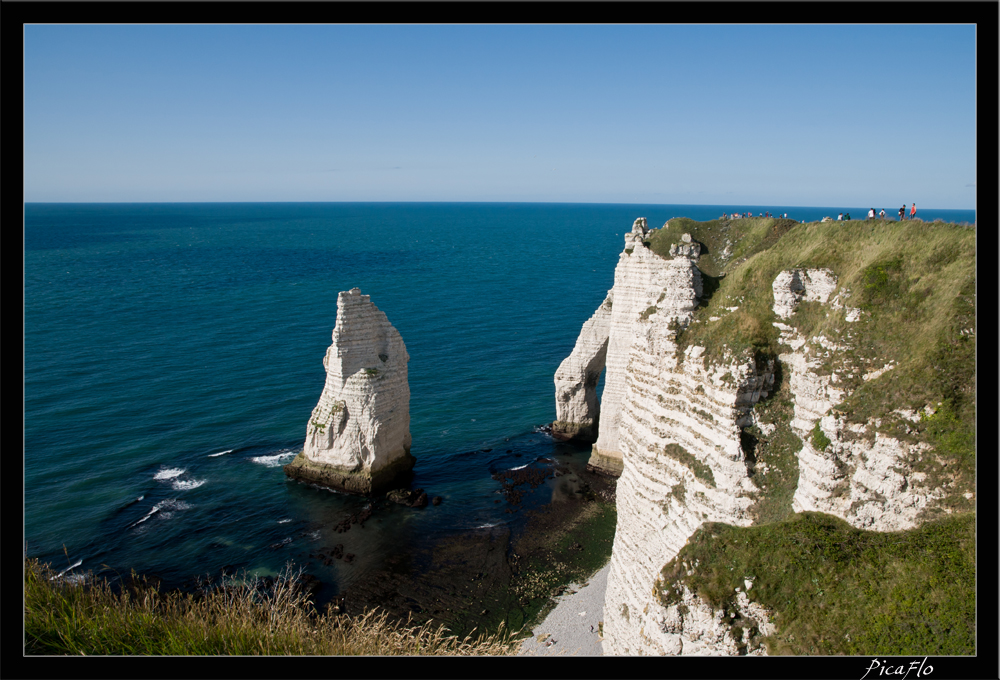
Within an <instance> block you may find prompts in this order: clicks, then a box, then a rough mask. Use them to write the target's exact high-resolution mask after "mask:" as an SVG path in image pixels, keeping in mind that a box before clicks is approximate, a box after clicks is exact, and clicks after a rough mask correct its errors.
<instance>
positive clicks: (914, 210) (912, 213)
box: [910, 203, 917, 220]
mask: <svg viewBox="0 0 1000 680" xmlns="http://www.w3.org/2000/svg"><path fill="white" fill-rule="evenodd" d="M916 216H917V204H916V203H914V204H913V205H911V206H910V219H911V220H912V219H913V218H914V217H916Z"/></svg>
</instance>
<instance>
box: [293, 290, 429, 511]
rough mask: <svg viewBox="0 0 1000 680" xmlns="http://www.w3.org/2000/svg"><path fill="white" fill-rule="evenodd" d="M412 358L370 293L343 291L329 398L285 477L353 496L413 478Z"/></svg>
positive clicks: (329, 361) (330, 359) (329, 366)
mask: <svg viewBox="0 0 1000 680" xmlns="http://www.w3.org/2000/svg"><path fill="white" fill-rule="evenodd" d="M409 360H410V356H409V354H407V352H406V346H405V345H404V344H403V339H402V338H401V337H400V335H399V332H398V331H397V330H396V329H395V328H393V326H392V324H390V323H389V320H388V319H387V318H386V315H385V314H384V313H383V312H382V311H380V310H379V309H378V307H376V306H375V305H374V304H372V302H371V300H370V298H369V296H367V295H362V294H361V291H360V290H359V289H357V288H353V289H351V290H350V291H346V292H341V293H340V294H339V295H338V296H337V321H336V325H335V326H334V329H333V344H331V345H330V347H329V349H327V352H326V355H325V356H324V357H323V367H324V368H326V383H325V385H324V387H323V393H322V394H321V395H320V398H319V403H317V404H316V408H315V409H313V412H312V416H311V417H310V419H309V424H308V425H307V426H306V440H305V445H304V447H303V450H302V453H301V454H299V455H298V456H297V457H296V458H295V460H293V461H292V462H291V463H290V464H288V465H286V466H285V472H286V473H287V474H288V475H289V476H291V477H296V478H299V479H303V480H307V481H311V482H316V483H319V484H322V485H325V486H331V487H333V488H337V489H341V490H345V491H350V492H352V493H371V492H373V491H376V490H379V489H384V488H386V487H388V486H390V485H392V484H393V482H394V481H396V479H397V478H398V477H400V476H401V475H404V474H405V473H407V472H408V471H409V470H410V469H411V468H412V467H413V463H414V458H413V456H411V455H410V443H411V438H410V387H409V382H408V380H407V368H406V364H407V362H408V361H409Z"/></svg>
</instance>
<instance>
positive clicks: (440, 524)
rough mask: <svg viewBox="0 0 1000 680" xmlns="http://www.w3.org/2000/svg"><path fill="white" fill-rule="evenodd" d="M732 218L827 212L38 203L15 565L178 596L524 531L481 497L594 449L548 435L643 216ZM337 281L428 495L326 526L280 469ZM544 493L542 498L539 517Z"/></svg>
mask: <svg viewBox="0 0 1000 680" xmlns="http://www.w3.org/2000/svg"><path fill="white" fill-rule="evenodd" d="M734 210H753V211H754V212H755V213H756V212H763V211H764V210H771V211H772V212H788V213H789V217H793V218H795V219H800V220H813V219H819V218H820V217H822V216H824V215H829V214H831V213H832V215H833V216H836V213H837V212H838V211H840V210H843V208H839V209H833V208H783V207H780V206H771V207H761V208H759V209H758V208H757V207H751V206H733V207H727V206H678V205H589V204H588V205H582V204H581V205H572V204H344V203H341V204H337V203H331V204H28V205H26V206H25V226H24V249H25V252H24V256H25V261H24V303H25V311H24V370H25V374H24V400H25V405H24V408H25V412H24V454H23V455H24V495H25V501H24V540H25V552H26V554H27V555H28V556H31V557H38V558H40V559H42V560H44V561H50V562H52V563H53V565H54V566H55V567H56V568H67V567H69V566H70V565H71V564H74V563H77V562H79V563H80V564H79V565H78V566H77V567H76V570H77V571H84V570H92V571H94V572H97V573H101V574H106V575H114V574H127V573H128V572H129V571H130V570H132V569H135V570H136V571H138V572H142V573H150V574H156V575H158V576H160V577H161V578H163V580H164V582H165V584H166V585H168V586H173V585H181V584H182V583H184V582H186V581H187V580H188V579H190V577H192V576H198V575H208V576H217V575H218V574H219V573H220V572H222V571H227V572H229V573H233V572H235V571H240V570H246V571H247V572H249V573H253V574H259V575H273V574H275V573H277V572H278V571H279V570H280V569H281V568H282V566H283V565H285V564H286V563H288V562H289V561H291V562H293V563H296V564H303V563H305V562H307V561H308V554H309V553H310V551H315V550H317V549H319V547H320V546H323V545H332V544H333V543H343V544H344V546H345V552H351V553H354V554H355V555H356V556H357V557H356V560H355V561H354V562H353V563H351V564H350V565H348V564H344V563H341V562H336V563H335V564H334V565H333V566H332V567H324V566H322V565H316V566H315V567H314V568H312V569H311V571H312V573H315V574H316V575H317V576H319V577H320V578H321V579H322V580H323V581H325V582H327V583H329V584H332V587H333V589H334V590H335V591H336V590H341V589H344V588H346V587H348V586H349V585H350V584H351V583H352V582H353V581H355V580H356V579H359V578H363V577H364V575H365V574H366V573H367V572H369V571H370V570H373V569H377V568H379V566H380V565H381V564H382V561H383V560H384V559H385V558H386V557H388V556H390V555H393V554H398V553H400V552H406V551H408V550H411V549H414V548H417V547H419V546H420V545H421V544H423V543H426V542H427V541H428V540H430V539H432V538H435V537H441V536H447V535H450V534H454V533H460V532H468V531H471V530H474V529H477V528H483V527H492V526H514V525H516V523H517V522H518V521H520V518H521V517H523V512H515V513H508V512H506V511H505V510H506V507H507V506H506V504H505V503H495V502H494V501H496V500H498V499H500V498H501V496H500V495H498V493H499V489H500V483H499V482H497V481H495V480H493V479H492V478H491V474H492V473H494V472H496V471H500V470H504V469H511V468H515V467H519V466H523V465H532V466H536V467H542V468H544V467H546V466H551V465H553V464H554V463H555V461H562V462H566V461H568V462H572V463H574V464H577V465H582V464H583V463H585V461H586V459H587V457H588V452H587V451H586V449H585V448H582V447H577V446H572V445H568V444H563V443H558V442H554V441H553V440H552V439H551V438H550V437H549V436H548V435H547V434H545V433H544V432H540V431H538V427H539V426H540V425H542V424H544V423H548V422H550V421H552V420H553V418H554V417H555V401H554V385H553V374H554V373H555V370H556V368H557V367H558V365H559V363H560V362H561V361H562V360H563V358H565V357H566V356H567V355H568V354H569V353H570V351H571V350H572V348H573V345H574V343H575V341H576V336H577V334H578V333H579V330H580V326H581V325H582V324H583V322H584V321H586V320H587V319H588V318H589V317H590V315H591V314H592V313H593V312H594V310H595V309H596V308H597V306H598V305H599V304H600V303H601V301H602V300H603V299H604V296H605V294H606V293H607V291H608V289H609V288H611V286H612V283H613V277H614V267H615V264H616V262H617V258H618V254H619V253H620V252H621V249H622V246H623V235H624V233H625V232H627V231H629V230H630V228H631V225H632V222H633V220H634V219H635V218H636V217H639V216H644V217H646V218H648V219H649V223H650V225H651V226H660V225H662V224H663V223H664V222H665V221H666V220H667V219H669V218H670V217H674V216H687V217H692V218H695V219H711V218H714V217H718V216H719V215H721V214H722V212H733V211H734ZM847 210H849V211H850V212H851V213H852V215H853V216H855V217H860V216H863V215H864V214H865V212H866V211H864V210H862V209H850V208H848V209H847ZM918 214H920V216H922V217H923V218H924V219H934V218H935V217H941V218H943V219H946V220H949V221H970V222H971V221H974V219H975V216H974V212H973V211H936V212H934V211H923V210H921V212H920V213H918ZM353 287H359V288H360V289H361V291H362V293H364V294H367V295H370V296H371V299H372V302H374V303H375V304H376V305H377V306H378V307H379V309H381V310H382V311H384V312H385V313H386V315H387V316H388V318H389V321H390V322H391V323H392V324H393V325H394V326H395V327H396V328H397V329H398V330H399V332H400V334H401V335H402V337H403V341H404V342H405V343H406V347H407V350H408V352H409V354H410V357H411V358H410V363H409V381H410V392H411V397H410V418H411V433H412V436H413V448H412V453H413V455H414V456H415V457H416V459H417V464H416V467H415V469H414V479H413V486H414V487H422V488H424V489H425V490H426V491H427V492H428V494H429V495H431V496H434V495H439V496H442V498H443V499H444V500H443V503H442V505H441V506H439V507H431V506H429V507H428V508H426V509H424V510H422V511H416V510H412V509H409V508H403V507H401V506H394V507H383V508H381V509H380V510H379V512H378V513H377V514H376V515H375V516H374V517H373V518H372V519H371V520H369V521H368V522H367V523H366V525H365V527H364V528H360V527H357V526H355V527H354V528H353V529H352V530H351V531H349V532H346V533H343V534H337V535H335V536H334V535H333V534H332V529H333V526H334V525H336V524H337V523H338V522H340V521H341V520H343V519H344V518H345V517H347V516H348V515H349V514H351V513H352V512H355V511H357V510H359V509H361V508H362V507H363V506H364V505H365V504H366V502H367V501H366V500H365V499H363V498H359V497H354V496H348V495H345V494H339V493H334V492H330V491H326V490H321V489H318V488H316V487H311V486H308V485H304V484H300V483H297V482H294V481H290V480H287V479H286V478H285V476H284V473H283V471H282V468H281V465H282V464H284V463H287V462H289V461H290V460H291V459H292V457H293V456H294V455H295V454H296V453H297V452H298V451H300V450H301V448H302V443H303V441H304V439H305V430H306V423H307V421H308V419H309V416H310V413H311V411H312V408H313V407H314V406H315V404H316V401H317V399H318V398H319V395H320V393H321V392H322V389H323V383H324V377H325V374H324V370H323V365H322V358H323V355H324V353H325V351H326V348H327V347H328V346H329V344H330V341H331V332H332V330H333V326H334V322H335V319H336V300H337V293H338V292H339V291H342V290H347V289H350V288H353ZM487 449H488V451H487ZM547 484H551V483H547ZM559 500H560V491H559V487H558V486H557V485H555V484H551V486H550V487H545V488H543V489H542V491H541V492H540V493H539V494H536V495H535V501H534V502H536V503H538V502H559Z"/></svg>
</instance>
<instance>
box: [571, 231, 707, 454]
mask: <svg viewBox="0 0 1000 680" xmlns="http://www.w3.org/2000/svg"><path fill="white" fill-rule="evenodd" d="M648 233H649V228H648V226H647V223H646V218H644V217H640V218H639V219H637V220H636V221H635V223H634V224H633V225H632V231H631V232H629V233H627V234H625V248H624V250H623V251H622V253H621V255H620V256H619V258H618V266H617V267H615V283H614V287H613V288H612V289H611V290H610V291H608V296H607V298H606V299H605V300H604V302H603V303H601V306H600V307H599V308H598V309H597V311H596V312H595V313H594V316H593V317H591V319H590V320H589V321H588V322H587V323H586V324H584V327H583V330H582V331H581V333H580V337H579V338H578V339H577V342H576V346H575V347H574V349H573V353H572V354H571V355H570V356H569V357H567V358H566V359H565V360H564V361H563V363H562V364H561V365H560V366H559V369H558V370H557V371H556V377H555V382H556V422H555V423H554V424H553V434H555V435H556V436H558V437H562V438H571V437H574V436H575V437H577V438H579V439H582V440H584V441H593V440H594V438H595V436H596V440H597V443H596V444H595V445H594V450H593V454H592V456H591V459H590V464H591V465H592V466H593V467H596V468H598V469H600V470H602V471H605V472H608V473H611V474H620V473H621V470H622V452H621V447H620V444H619V433H618V430H619V425H620V423H621V403H622V398H623V397H624V395H625V380H626V364H627V363H628V357H629V351H630V348H631V346H632V343H633V340H634V335H635V331H636V326H635V320H636V319H637V318H638V317H642V318H644V319H647V318H649V317H650V316H651V315H652V314H656V315H657V316H658V319H659V320H660V321H662V322H664V323H671V322H673V323H678V324H680V325H682V326H684V325H687V324H688V323H689V322H690V320H691V312H692V311H693V310H694V308H695V306H696V305H697V298H698V295H699V294H700V292H701V277H700V273H699V271H698V268H697V267H696V266H695V265H694V261H695V260H697V257H698V252H699V247H698V244H694V243H687V244H684V248H683V251H684V252H683V254H682V255H681V256H679V257H677V258H674V259H670V260H666V259H664V258H662V257H660V256H659V255H656V254H655V253H653V252H652V251H651V250H650V249H649V246H648V243H647V242H646V240H645V239H646V237H647V235H648ZM605 368H606V369H607V373H606V374H605V377H604V393H603V394H602V396H601V401H600V405H598V402H597V399H596V386H597V381H598V378H599V377H600V374H601V371H602V370H605ZM595 422H597V423H599V425H598V427H597V428H596V432H595V428H594V423H595Z"/></svg>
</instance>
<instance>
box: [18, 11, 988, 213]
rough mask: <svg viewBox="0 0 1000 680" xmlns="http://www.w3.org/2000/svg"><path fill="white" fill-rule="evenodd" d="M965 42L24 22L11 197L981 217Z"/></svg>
mask: <svg viewBox="0 0 1000 680" xmlns="http://www.w3.org/2000/svg"><path fill="white" fill-rule="evenodd" d="M975 74H976V29H975V27H974V26H970V25H964V26H927V25H919V26H882V25H880V26H739V25H738V26H717V25H713V26H37V25H36V26H30V25H29V26H25V28H24V99H25V103H24V113H25V123H24V200H26V201H29V202H30V201H84V202H89V201H96V202H103V201H546V202H601V203H695V204H745V205H827V206H829V205H869V204H872V205H876V204H878V205H882V204H885V205H896V204H902V203H903V202H906V203H910V202H916V203H917V205H924V206H926V207H928V208H940V209H947V208H961V209H969V208H973V207H975V200H976V198H975V197H976V189H975V183H976V147H975V140H976V111H975V102H976V80H975Z"/></svg>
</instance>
